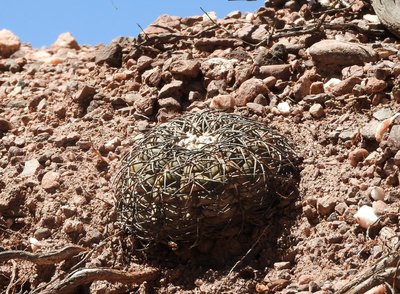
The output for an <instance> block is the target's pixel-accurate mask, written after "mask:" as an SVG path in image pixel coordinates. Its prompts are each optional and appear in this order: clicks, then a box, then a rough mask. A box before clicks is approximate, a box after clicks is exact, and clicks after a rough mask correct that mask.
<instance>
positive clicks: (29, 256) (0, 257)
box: [0, 246, 86, 265]
mask: <svg viewBox="0 0 400 294" xmlns="http://www.w3.org/2000/svg"><path fill="white" fill-rule="evenodd" d="M84 251H86V249H85V248H83V247H80V246H67V247H64V248H63V249H60V250H58V251H53V252H44V253H43V252H39V253H31V252H26V251H22V250H8V251H3V252H0V262H6V261H9V260H12V259H21V260H26V261H30V262H33V263H35V264H37V265H49V264H55V263H58V262H61V261H64V260H66V259H69V258H71V257H73V256H75V255H77V254H79V253H81V252H84Z"/></svg>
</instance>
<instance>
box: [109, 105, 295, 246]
mask: <svg viewBox="0 0 400 294" xmlns="http://www.w3.org/2000/svg"><path fill="white" fill-rule="evenodd" d="M297 162H298V157H297V156H296V154H295V152H294V150H293V149H292V148H291V147H290V146H289V145H288V144H287V142H286V140H285V138H284V137H282V136H281V135H279V134H277V133H276V132H274V131H273V130H271V129H270V128H268V127H266V126H265V125H264V124H262V123H259V122H256V121H253V120H249V119H246V118H244V117H242V116H239V115H234V114H228V113H224V112H215V111H204V112H198V113H187V114H185V115H183V116H181V117H180V118H177V119H174V120H171V121H170V122H167V123H165V124H162V125H160V126H157V127H155V128H153V129H152V130H151V131H149V132H148V133H147V134H146V135H144V137H143V138H142V139H139V140H138V141H137V142H135V144H134V146H132V148H131V150H130V151H129V152H128V154H127V155H126V156H125V157H124V158H123V161H122V168H121V170H120V173H119V176H118V181H117V187H116V197H117V200H118V204H117V209H118V215H119V220H120V221H121V222H122V223H123V225H124V226H125V228H126V229H128V230H129V231H130V232H132V233H133V234H134V235H135V236H136V237H137V238H139V239H140V240H142V241H144V242H161V243H171V242H173V243H180V242H184V243H190V244H191V245H196V243H197V242H198V241H199V240H200V239H202V238H212V239H217V238H223V237H229V236H234V235H238V234H240V232H241V230H242V229H243V226H245V225H260V226H262V225H264V224H265V222H266V221H267V216H268V215H270V213H271V209H274V205H276V203H277V201H278V200H279V199H280V198H281V197H286V196H289V195H290V194H291V193H292V192H293V189H295V178H296V177H297V172H298V170H297V167H296V163H297Z"/></svg>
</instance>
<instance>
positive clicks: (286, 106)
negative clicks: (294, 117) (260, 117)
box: [277, 102, 290, 115]
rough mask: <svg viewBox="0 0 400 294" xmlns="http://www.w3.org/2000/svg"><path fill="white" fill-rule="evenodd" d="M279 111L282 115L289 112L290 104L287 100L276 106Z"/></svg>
mask: <svg viewBox="0 0 400 294" xmlns="http://www.w3.org/2000/svg"><path fill="white" fill-rule="evenodd" d="M277 108H278V110H279V112H280V113H281V114H283V115H286V114H289V113H290V105H289V103H287V102H281V103H279V104H278V106H277Z"/></svg>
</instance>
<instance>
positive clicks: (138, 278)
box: [42, 268, 159, 294]
mask: <svg viewBox="0 0 400 294" xmlns="http://www.w3.org/2000/svg"><path fill="white" fill-rule="evenodd" d="M158 276H159V271H158V270H156V269H150V270H145V271H140V272H139V271H135V272H124V271H120V270H114V269H109V268H85V269H80V270H77V271H75V272H73V273H72V274H70V275H68V276H67V277H66V278H65V279H64V280H62V281H60V282H59V283H57V284H56V285H54V286H53V287H51V289H47V290H45V291H43V292H42V293H43V294H67V293H73V291H74V290H75V289H76V287H78V286H80V285H84V284H89V283H92V282H94V281H108V282H111V283H117V282H118V283H123V284H141V283H143V282H145V281H153V280H155V279H157V278H158Z"/></svg>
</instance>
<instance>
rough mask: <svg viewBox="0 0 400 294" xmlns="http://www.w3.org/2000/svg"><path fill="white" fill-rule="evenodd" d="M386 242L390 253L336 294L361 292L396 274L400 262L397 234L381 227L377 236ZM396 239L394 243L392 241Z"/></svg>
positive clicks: (388, 279) (357, 293)
mask: <svg viewBox="0 0 400 294" xmlns="http://www.w3.org/2000/svg"><path fill="white" fill-rule="evenodd" d="M379 238H380V239H382V241H383V242H384V243H386V242H385V241H390V242H389V243H386V244H387V245H388V248H389V250H390V252H391V253H389V254H388V255H386V256H384V257H383V258H381V259H380V260H378V261H377V262H376V263H375V264H374V265H373V266H371V267H370V268H368V269H367V270H366V271H364V272H363V273H362V274H361V275H359V276H358V277H356V278H355V279H353V280H352V281H350V282H349V283H348V284H347V285H346V286H344V287H343V288H341V289H340V290H339V291H338V292H337V293H338V294H361V293H364V292H365V291H367V290H369V289H371V288H372V287H375V286H378V285H381V284H383V283H385V282H387V281H390V280H391V279H392V278H393V276H395V275H396V273H397V270H398V265H399V262H400V253H399V251H398V246H399V244H400V242H398V239H397V238H398V236H397V234H396V232H394V231H393V230H391V229H390V228H383V229H382V231H381V234H380V236H379ZM393 239H394V240H396V243H394V242H393Z"/></svg>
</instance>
